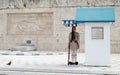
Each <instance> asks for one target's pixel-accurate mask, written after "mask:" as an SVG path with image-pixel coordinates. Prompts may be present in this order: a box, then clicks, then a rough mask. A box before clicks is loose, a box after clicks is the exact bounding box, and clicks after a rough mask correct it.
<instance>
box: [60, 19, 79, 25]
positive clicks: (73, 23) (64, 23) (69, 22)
mask: <svg viewBox="0 0 120 75" xmlns="http://www.w3.org/2000/svg"><path fill="white" fill-rule="evenodd" d="M62 24H63V25H65V26H67V27H70V26H77V23H76V22H75V20H62Z"/></svg>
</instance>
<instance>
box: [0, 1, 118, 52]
mask: <svg viewBox="0 0 120 75" xmlns="http://www.w3.org/2000/svg"><path fill="white" fill-rule="evenodd" d="M77 7H114V8H115V17H116V22H115V23H113V25H112V26H111V52H113V53H120V50H119V49H120V39H119V37H120V25H119V24H120V23H119V20H120V17H119V16H120V0H0V42H1V43H0V50H5V49H9V48H12V47H14V46H16V45H19V44H21V43H24V42H26V40H31V41H32V43H34V44H35V45H36V46H37V49H38V50H40V51H51V50H53V51H67V44H68V34H69V32H70V31H71V28H68V27H65V26H63V25H62V24H61V20H63V19H75V13H76V12H75V11H76V8H77ZM77 31H78V32H79V33H80V49H79V51H81V52H84V26H83V25H81V26H78V27H77Z"/></svg>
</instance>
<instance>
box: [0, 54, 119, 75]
mask: <svg viewBox="0 0 120 75" xmlns="http://www.w3.org/2000/svg"><path fill="white" fill-rule="evenodd" d="M22 53H23V52H22ZM22 53H21V54H20V52H19V53H18V52H11V53H10V52H9V53H8V54H5V52H4V53H3V54H2V53H0V54H1V55H0V73H1V74H7V75H88V74H89V75H103V74H120V54H111V66H110V67H95V66H85V65H84V61H85V56H84V54H83V53H82V54H81V53H78V61H79V65H77V66H75V65H72V66H68V65H67V53H62V52H59V53H53V52H47V53H46V52H42V53H41V52H37V53H33V52H31V53H27V52H24V53H23V54H24V55H23V54H22ZM9 61H12V63H11V65H6V64H7V63H8V62H9Z"/></svg>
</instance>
